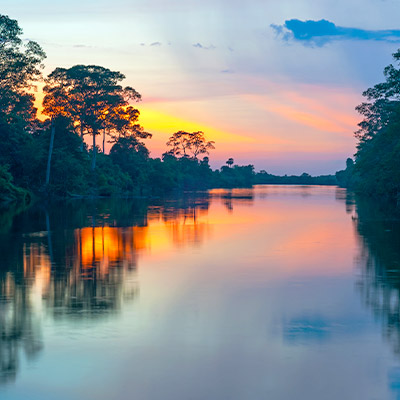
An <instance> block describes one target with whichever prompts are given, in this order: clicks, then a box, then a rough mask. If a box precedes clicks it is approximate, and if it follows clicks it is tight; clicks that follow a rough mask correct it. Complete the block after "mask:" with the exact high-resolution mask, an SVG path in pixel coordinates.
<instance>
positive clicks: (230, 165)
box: [226, 157, 235, 168]
mask: <svg viewBox="0 0 400 400" xmlns="http://www.w3.org/2000/svg"><path fill="white" fill-rule="evenodd" d="M234 162H235V161H234V160H233V158H232V157H231V158H228V160H227V161H226V164H227V165H228V167H229V168H231V167H232V165H233V163H234Z"/></svg>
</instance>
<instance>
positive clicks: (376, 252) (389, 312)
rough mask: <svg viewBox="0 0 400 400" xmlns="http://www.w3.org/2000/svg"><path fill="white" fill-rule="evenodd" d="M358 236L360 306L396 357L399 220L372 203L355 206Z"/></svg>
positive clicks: (389, 209) (399, 328)
mask: <svg viewBox="0 0 400 400" xmlns="http://www.w3.org/2000/svg"><path fill="white" fill-rule="evenodd" d="M356 205H357V217H358V218H356V219H354V221H355V224H356V227H357V231H358V233H359V235H360V237H359V238H360V244H361V251H360V257H359V264H360V265H361V276H360V279H359V281H358V282H357V287H358V289H359V291H360V294H361V296H362V299H363V301H364V303H365V304H366V305H367V306H368V308H370V309H371V310H372V311H373V313H374V316H375V317H376V318H377V319H379V320H380V321H381V323H382V326H383V335H384V337H385V338H386V339H387V340H388V341H389V342H390V343H391V345H392V348H393V350H394V352H395V353H396V354H398V355H400V220H399V219H398V218H399V215H398V211H397V215H396V211H395V210H394V208H393V207H390V206H388V205H387V204H385V205H380V204H379V203H377V202H376V201H370V202H368V201H365V200H364V201H361V200H358V201H357V203H356Z"/></svg>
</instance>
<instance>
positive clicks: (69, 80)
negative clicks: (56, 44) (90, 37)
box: [43, 65, 141, 170]
mask: <svg viewBox="0 0 400 400" xmlns="http://www.w3.org/2000/svg"><path fill="white" fill-rule="evenodd" d="M123 79H125V76H124V75H123V74H122V73H120V72H115V71H111V70H109V69H108V68H104V67H100V66H96V65H87V66H86V65H75V66H74V67H71V68H69V69H66V68H56V69H55V70H54V71H53V72H52V73H51V74H50V75H49V76H48V78H47V79H46V86H45V87H44V92H45V93H46V96H45V98H44V100H43V107H44V113H45V114H47V115H49V116H54V115H58V114H59V113H62V114H65V115H67V116H68V117H69V118H71V120H72V121H73V122H74V125H75V126H76V127H77V128H78V129H79V131H80V134H81V137H82V139H83V135H84V134H90V135H92V139H93V144H92V170H94V169H95V168H96V153H97V147H96V136H97V135H99V134H100V133H101V131H104V130H106V129H109V130H111V129H116V130H117V129H118V127H119V125H118V122H121V121H120V120H121V118H119V117H120V116H121V113H118V112H116V111H115V110H121V108H122V107H127V106H128V105H129V101H132V100H134V101H139V100H140V99H141V95H140V94H139V93H138V92H137V91H136V90H135V89H133V88H132V87H129V86H128V87H125V88H123V87H122V86H121V85H120V82H121V81H122V80H123ZM128 108H129V111H125V116H126V115H129V116H130V119H129V118H128V119H127V118H122V119H123V120H124V121H127V120H128V121H129V123H130V124H131V123H132V119H133V122H136V121H137V117H138V112H136V111H133V110H134V109H133V107H131V108H130V107H128Z"/></svg>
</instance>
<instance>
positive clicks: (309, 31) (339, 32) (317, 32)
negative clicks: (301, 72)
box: [271, 19, 400, 46]
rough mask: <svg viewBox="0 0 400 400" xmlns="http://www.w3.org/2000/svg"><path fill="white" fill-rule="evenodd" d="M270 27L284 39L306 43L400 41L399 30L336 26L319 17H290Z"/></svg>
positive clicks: (317, 44) (318, 44)
mask: <svg viewBox="0 0 400 400" xmlns="http://www.w3.org/2000/svg"><path fill="white" fill-rule="evenodd" d="M271 28H272V29H273V30H274V31H275V32H276V33H277V35H278V36H279V37H281V38H282V39H283V40H284V41H290V40H294V41H297V42H301V43H303V44H306V45H307V44H308V45H316V46H323V45H324V44H326V43H329V42H332V41H334V40H378V41H385V42H392V43H396V42H400V30H398V29H391V30H390V29H389V30H375V31H373V30H365V29H359V28H349V27H342V26H336V25H335V24H334V23H333V22H330V21H327V20H325V19H321V20H319V21H312V20H308V21H300V20H298V19H290V20H287V21H285V23H284V25H274V24H272V25H271Z"/></svg>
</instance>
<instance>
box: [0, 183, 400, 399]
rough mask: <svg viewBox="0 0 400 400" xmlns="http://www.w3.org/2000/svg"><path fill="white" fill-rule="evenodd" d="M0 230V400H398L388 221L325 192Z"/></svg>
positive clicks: (36, 218)
mask: <svg viewBox="0 0 400 400" xmlns="http://www.w3.org/2000/svg"><path fill="white" fill-rule="evenodd" d="M388 215H389V216H388ZM0 219H1V224H0V250H1V251H0V333H1V335H0V398H1V399H24V400H26V399H29V400H35V399H40V400H46V399H52V400H53V399H68V400H69V399H96V400H100V399H117V400H118V399H136V400H137V399H139V400H142V399H143V400H153V399H154V400H158V399H162V400H170V399H171V400H176V399H182V400H187V399H196V400H197V399H199V400H200V399H201V400H203V399H218V400H219V399H222V400H225V399H232V400H234V399H246V400H247V399H249V400H252V399H275V400H278V399H304V400H314V399H318V400H320V399H324V400H329V399H332V400H333V399H334V400H337V399H363V400H365V399H379V400H384V399H396V398H399V399H400V318H399V316H400V313H399V310H400V301H399V298H400V296H399V293H400V292H399V288H400V272H399V271H400V233H399V232H400V229H399V228H400V224H399V222H398V221H396V220H393V219H392V217H391V215H390V214H388V213H386V214H385V212H380V211H378V209H377V207H376V205H374V204H372V205H371V204H364V203H359V204H358V203H356V204H354V201H353V200H352V198H351V196H350V195H346V192H345V191H343V190H341V189H337V188H333V187H285V186H279V187H278V186H260V187H257V188H255V189H254V190H249V189H242V190H233V191H225V190H215V191H212V192H211V193H210V194H203V195H202V196H198V197H194V196H187V197H185V198H181V199H179V200H175V201H166V202H161V201H158V202H153V203H145V202H141V201H132V200H119V201H108V200H101V201H100V200H99V201H96V202H80V201H77V202H72V203H71V204H68V205H61V204H59V205H55V206H52V207H47V208H46V207H39V206H38V207H34V208H31V209H30V210H28V211H27V212H25V213H20V214H18V215H17V216H15V217H12V216H11V215H10V214H4V215H2V216H1V217H0Z"/></svg>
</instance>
